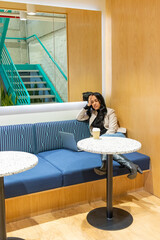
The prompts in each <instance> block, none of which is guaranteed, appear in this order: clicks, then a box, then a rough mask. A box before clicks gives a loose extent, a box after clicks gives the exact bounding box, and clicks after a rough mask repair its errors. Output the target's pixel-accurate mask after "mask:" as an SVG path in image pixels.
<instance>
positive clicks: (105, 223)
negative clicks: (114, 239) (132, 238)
mask: <svg viewBox="0 0 160 240" xmlns="http://www.w3.org/2000/svg"><path fill="white" fill-rule="evenodd" d="M106 211H107V208H106V207H100V208H96V209H93V210H92V211H90V212H89V213H88V215H87V220H88V222H89V223H90V224H91V225H92V226H93V227H96V228H98V229H102V230H111V231H112V230H120V229H124V228H126V227H128V226H129V225H131V224H132V222H133V217H132V215H131V214H130V213H129V212H127V211H124V210H123V209H120V208H113V217H112V218H111V219H107V217H106Z"/></svg>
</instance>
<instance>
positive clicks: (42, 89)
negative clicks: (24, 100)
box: [27, 88, 51, 92]
mask: <svg viewBox="0 0 160 240" xmlns="http://www.w3.org/2000/svg"><path fill="white" fill-rule="evenodd" d="M50 90H51V89H50V88H27V91H28V92H30V91H50Z"/></svg>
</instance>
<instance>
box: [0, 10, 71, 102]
mask: <svg viewBox="0 0 160 240" xmlns="http://www.w3.org/2000/svg"><path fill="white" fill-rule="evenodd" d="M0 11H2V10H0ZM8 24H9V19H8V18H0V74H1V77H2V80H3V85H4V86H5V89H6V92H7V93H8V95H9V96H11V99H12V102H13V104H14V105H24V104H34V103H49V102H63V100H62V99H61V97H60V96H59V94H58V92H57V91H56V89H55V87H54V85H53V84H52V82H51V81H50V79H49V78H48V76H47V74H46V73H45V72H44V70H43V69H42V67H41V65H40V64H18V65H15V64H14V63H13V61H12V58H11V56H10V54H9V52H8V50H7V48H6V46H5V39H17V40H26V41H27V40H28V39H30V38H35V39H36V40H37V41H38V43H39V44H40V45H41V47H42V49H43V51H45V53H46V54H47V55H48V57H49V59H50V60H51V61H52V63H53V64H54V65H55V66H56V68H57V69H58V71H59V73H60V74H61V75H62V76H63V78H64V79H65V80H66V81H67V77H66V75H65V74H64V73H63V71H62V70H61V68H60V67H59V65H58V64H57V63H56V62H55V61H54V59H53V57H52V56H51V55H50V53H49V52H48V51H47V49H46V48H45V46H44V45H43V44H42V42H41V41H40V39H39V38H38V37H37V36H36V35H32V36H30V37H28V38H6V33H7V30H8Z"/></svg>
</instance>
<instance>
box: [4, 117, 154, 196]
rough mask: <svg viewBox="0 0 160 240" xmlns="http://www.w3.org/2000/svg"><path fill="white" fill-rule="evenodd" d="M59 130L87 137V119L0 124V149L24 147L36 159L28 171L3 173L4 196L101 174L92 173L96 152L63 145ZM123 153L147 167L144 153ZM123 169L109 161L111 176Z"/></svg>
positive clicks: (98, 160) (97, 158)
mask: <svg viewBox="0 0 160 240" xmlns="http://www.w3.org/2000/svg"><path fill="white" fill-rule="evenodd" d="M59 131H65V132H70V133H74V136H75V140H76V141H79V140H81V139H83V138H87V137H90V132H89V127H88V123H86V122H79V121H77V120H68V121H56V122H44V123H35V124H21V125H12V126H1V127H0V136H1V139H0V151H13V150H15V151H25V152H29V153H33V154H35V155H36V156H37V157H38V160H39V162H38V165H37V166H35V167H34V168H32V169H30V170H28V171H25V172H22V173H19V174H15V175H12V176H7V177H4V186H5V197H6V198H12V197H17V196H21V195H26V194H31V193H37V192H41V191H46V190H50V189H56V188H61V187H64V186H70V185H74V184H80V183H85V182H89V181H94V180H99V179H103V178H105V176H98V175H96V174H95V173H94V168H95V167H99V166H100V165H101V156H100V154H93V153H88V152H83V151H82V152H78V151H77V152H76V151H71V150H69V149H64V148H63V145H62V140H61V137H60V134H59ZM125 156H126V157H127V158H128V159H130V160H131V161H133V162H134V163H136V164H138V165H139V166H140V167H141V169H142V170H147V169H149V162H150V158H149V157H148V156H146V155H144V154H141V153H138V152H134V153H129V154H125ZM127 173H128V170H127V169H125V168H120V167H119V164H118V163H116V162H115V161H113V175H114V176H119V175H124V174H127ZM129 181H130V180H129Z"/></svg>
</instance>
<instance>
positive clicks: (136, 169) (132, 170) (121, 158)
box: [113, 154, 143, 179]
mask: <svg viewBox="0 0 160 240" xmlns="http://www.w3.org/2000/svg"><path fill="white" fill-rule="evenodd" d="M113 160H114V161H116V162H118V163H119V164H120V165H121V166H122V167H126V168H127V169H128V170H129V171H130V174H128V176H127V177H128V178H129V179H134V178H136V176H137V172H139V173H140V174H142V173H143V171H142V170H141V169H140V167H139V166H138V165H136V164H134V163H133V162H132V161H130V160H128V159H127V158H126V157H124V156H123V155H122V154H114V155H113Z"/></svg>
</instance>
